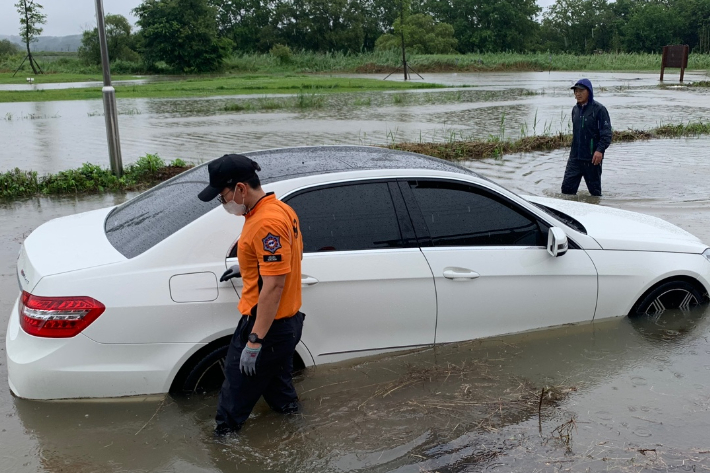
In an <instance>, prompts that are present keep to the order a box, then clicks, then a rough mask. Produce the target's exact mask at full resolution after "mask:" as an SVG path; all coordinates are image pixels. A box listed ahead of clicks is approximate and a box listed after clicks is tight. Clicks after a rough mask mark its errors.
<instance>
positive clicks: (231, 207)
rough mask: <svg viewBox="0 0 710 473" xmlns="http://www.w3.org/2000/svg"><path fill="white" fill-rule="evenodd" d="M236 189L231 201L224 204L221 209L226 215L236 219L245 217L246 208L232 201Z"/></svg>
mask: <svg viewBox="0 0 710 473" xmlns="http://www.w3.org/2000/svg"><path fill="white" fill-rule="evenodd" d="M236 195H237V193H236V189H235V192H234V193H233V194H232V200H230V201H229V202H225V203H224V204H222V207H223V208H224V210H226V211H227V213H230V214H232V215H236V216H237V217H241V216H242V215H245V214H246V213H247V206H246V205H245V204H238V203H236V202H235V201H234V196H236Z"/></svg>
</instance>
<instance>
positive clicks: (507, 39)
mask: <svg viewBox="0 0 710 473" xmlns="http://www.w3.org/2000/svg"><path fill="white" fill-rule="evenodd" d="M421 1H422V3H421V7H420V8H421V9H423V10H424V11H426V12H428V13H430V14H431V15H433V16H434V17H435V18H437V19H438V20H439V21H442V22H446V23H449V24H450V25H451V26H453V27H454V36H455V38H456V39H457V40H458V50H459V51H461V52H466V53H468V52H474V51H525V50H528V49H529V48H530V46H531V45H532V44H534V43H535V41H536V39H537V32H538V29H539V25H538V23H537V22H536V21H535V17H536V16H537V14H538V13H539V12H540V8H539V7H538V6H537V4H536V2H535V0H505V1H499V0H449V1H445V2H442V1H440V0H421Z"/></svg>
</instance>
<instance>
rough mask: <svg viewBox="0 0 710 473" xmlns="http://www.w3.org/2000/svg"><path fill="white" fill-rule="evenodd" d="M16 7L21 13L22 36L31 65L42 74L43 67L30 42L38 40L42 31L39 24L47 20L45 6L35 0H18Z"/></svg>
mask: <svg viewBox="0 0 710 473" xmlns="http://www.w3.org/2000/svg"><path fill="white" fill-rule="evenodd" d="M15 7H16V8H17V13H19V14H20V37H21V38H22V41H24V43H25V46H26V47H27V59H29V61H30V67H31V68H32V72H34V73H35V74H41V73H42V68H40V67H39V64H37V61H35V59H34V58H33V57H32V51H30V43H33V42H35V41H37V36H39V35H40V34H41V33H42V28H41V27H40V26H39V25H43V24H45V23H46V22H47V15H45V14H44V13H42V12H41V10H42V8H44V7H43V6H42V5H40V4H39V3H35V1H34V0H18V2H17V3H16V4H15Z"/></svg>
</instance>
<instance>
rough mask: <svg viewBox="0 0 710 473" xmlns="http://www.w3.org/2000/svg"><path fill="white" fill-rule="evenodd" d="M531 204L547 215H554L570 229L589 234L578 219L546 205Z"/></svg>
mask: <svg viewBox="0 0 710 473" xmlns="http://www.w3.org/2000/svg"><path fill="white" fill-rule="evenodd" d="M528 202H530V201H528ZM530 203H531V204H533V205H534V206H535V207H538V208H540V209H541V210H543V211H545V212H546V213H548V214H550V215H552V216H553V217H555V218H556V219H557V220H559V221H560V222H562V223H564V224H565V225H567V226H568V227H571V228H574V229H575V230H577V231H578V232H579V233H584V234H585V235H586V234H587V229H586V228H584V225H582V223H581V222H580V221H579V220H576V219H574V218H572V217H570V216H569V215H567V214H566V213H564V212H560V211H559V210H555V209H553V208H550V207H548V206H546V205H542V204H538V203H535V202H530Z"/></svg>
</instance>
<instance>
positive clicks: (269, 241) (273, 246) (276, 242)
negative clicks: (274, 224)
mask: <svg viewBox="0 0 710 473" xmlns="http://www.w3.org/2000/svg"><path fill="white" fill-rule="evenodd" d="M261 241H262V242H263V243H264V250H265V251H268V252H269V253H271V254H272V255H273V254H274V253H276V251H277V250H278V249H279V248H281V237H278V236H276V235H272V234H271V233H269V234H268V235H266V236H265V237H264V239H263V240H261Z"/></svg>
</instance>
